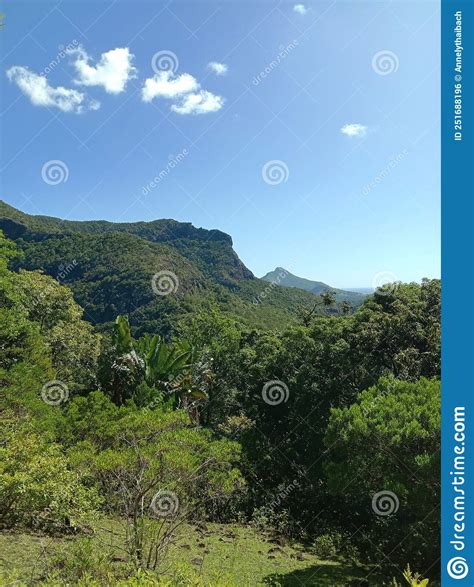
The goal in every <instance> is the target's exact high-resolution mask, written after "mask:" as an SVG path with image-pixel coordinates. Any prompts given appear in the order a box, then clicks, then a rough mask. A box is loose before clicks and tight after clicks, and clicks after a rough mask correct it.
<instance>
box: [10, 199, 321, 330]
mask: <svg viewBox="0 0 474 587" xmlns="http://www.w3.org/2000/svg"><path fill="white" fill-rule="evenodd" d="M0 229H1V230H3V231H4V233H5V235H6V236H7V237H8V238H10V239H12V240H14V241H16V242H17V244H18V245H19V247H20V248H21V249H22V251H23V252H24V258H23V259H22V260H21V261H20V262H19V263H18V264H17V267H22V268H26V269H30V270H32V269H40V270H42V271H44V272H45V273H46V274H48V275H51V276H53V277H55V278H56V279H58V280H59V281H61V282H63V283H65V284H67V285H68V286H69V287H70V288H71V289H72V291H73V293H74V297H75V298H76V300H77V301H78V302H79V304H80V305H81V306H82V307H83V308H84V309H85V315H86V317H87V319H88V320H89V321H90V322H92V323H93V324H96V325H98V327H99V328H100V327H102V326H103V327H106V326H107V325H108V324H110V322H111V321H113V320H114V319H115V317H116V316H117V315H118V314H128V315H130V319H131V323H132V324H133V325H134V327H135V329H136V330H137V332H138V333H142V332H146V331H159V332H161V333H163V334H170V333H171V332H173V331H174V330H175V329H176V326H177V325H178V324H179V322H180V321H181V320H183V319H185V318H186V317H187V316H189V315H190V312H191V310H193V311H194V310H196V309H198V308H199V307H208V306H209V304H211V303H215V304H217V305H218V306H219V307H220V308H221V309H222V310H224V311H225V312H227V313H229V314H231V315H233V316H234V317H236V318H237V319H239V321H241V322H242V323H244V324H247V325H250V326H255V327H261V328H274V327H278V328H281V327H282V326H285V325H288V324H290V323H291V322H292V321H294V319H295V316H296V313H297V311H298V310H299V309H301V308H302V307H310V306H312V305H313V304H314V296H313V295H312V294H311V293H308V292H305V291H300V290H297V289H294V290H293V289H289V288H286V287H280V286H273V285H272V286H271V287H269V286H268V283H267V282H266V281H264V280H261V279H257V278H256V277H254V275H253V274H252V272H251V271H250V270H249V269H248V268H247V267H245V265H244V264H243V263H242V261H241V260H240V259H239V257H238V255H237V254H236V253H235V251H234V249H233V248H232V239H231V237H230V236H229V235H227V234H225V233H223V232H220V231H218V230H205V229H202V228H195V227H194V226H192V225H191V224H189V223H180V222H176V221H175V220H155V221H153V222H135V223H112V222H106V221H82V222H80V221H69V220H61V219H59V218H52V217H48V216H32V215H28V214H24V213H23V212H21V211H19V210H17V209H15V208H13V207H11V206H9V205H8V204H6V203H5V202H0ZM160 271H170V272H172V273H174V274H175V275H176V276H177V281H178V282H179V286H178V287H177V289H176V291H175V292H173V295H167V296H161V295H156V294H155V292H154V291H153V289H152V285H151V284H152V278H153V276H154V275H155V274H156V273H158V272H160Z"/></svg>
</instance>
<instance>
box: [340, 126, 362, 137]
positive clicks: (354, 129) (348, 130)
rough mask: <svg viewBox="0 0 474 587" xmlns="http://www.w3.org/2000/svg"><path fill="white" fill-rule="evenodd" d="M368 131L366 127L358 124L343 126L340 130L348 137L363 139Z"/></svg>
mask: <svg viewBox="0 0 474 587" xmlns="http://www.w3.org/2000/svg"><path fill="white" fill-rule="evenodd" d="M368 130H369V129H368V128H367V127H366V126H364V125H363V124H358V123H353V124H345V125H344V126H343V127H342V128H341V132H342V134H345V135H347V136H348V137H365V135H366V134H367V131H368Z"/></svg>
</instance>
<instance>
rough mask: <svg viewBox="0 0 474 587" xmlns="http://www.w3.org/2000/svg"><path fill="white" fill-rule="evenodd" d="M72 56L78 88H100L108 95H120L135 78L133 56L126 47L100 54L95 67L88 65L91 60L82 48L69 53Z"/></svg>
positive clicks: (135, 71)
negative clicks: (73, 57)
mask: <svg viewBox="0 0 474 587" xmlns="http://www.w3.org/2000/svg"><path fill="white" fill-rule="evenodd" d="M69 54H70V55H74V56H75V59H74V61H73V66H74V68H75V69H76V72H77V74H78V78H77V79H76V80H74V82H75V83H76V84H78V85H80V86H101V87H103V88H104V90H105V91H106V92H107V93H108V94H120V92H123V91H124V90H125V88H126V86H127V82H128V81H129V80H131V79H133V78H136V77H137V70H136V68H135V67H134V66H133V65H132V61H133V58H134V56H133V54H132V53H130V50H129V49H128V47H117V48H116V49H112V50H110V51H107V52H106V53H102V55H101V56H100V60H99V61H98V63H97V65H95V66H94V65H90V63H89V62H90V60H91V58H90V57H89V55H88V54H87V53H86V52H85V51H84V49H83V48H82V47H78V48H76V49H72V50H71V51H69Z"/></svg>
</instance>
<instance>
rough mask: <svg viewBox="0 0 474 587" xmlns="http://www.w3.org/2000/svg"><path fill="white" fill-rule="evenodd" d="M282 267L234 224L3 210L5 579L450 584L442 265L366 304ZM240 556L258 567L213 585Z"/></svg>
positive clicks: (0, 315)
mask: <svg viewBox="0 0 474 587" xmlns="http://www.w3.org/2000/svg"><path fill="white" fill-rule="evenodd" d="M2 231H5V233H6V235H7V237H8V238H7V237H5V236H3V233H2ZM12 241H15V242H12ZM37 269H40V270H43V271H44V273H45V274H42V273H41V271H37ZM162 271H168V272H171V273H168V274H166V275H165V277H166V279H165V280H164V281H163V282H160V281H159V280H157V279H156V275H159V273H160V272H162ZM282 274H283V275H282ZM285 274H286V272H285V271H284V270H283V269H282V270H278V274H277V275H276V276H275V279H274V280H273V281H272V282H267V281H264V280H261V279H257V278H255V277H254V276H253V275H252V274H251V273H250V272H249V271H248V269H246V268H245V266H244V265H243V264H242V263H241V261H240V260H239V258H238V257H237V255H236V254H235V252H234V251H233V249H232V241H231V239H230V237H228V236H227V235H224V234H223V233H220V232H218V231H203V230H201V229H196V228H194V227H192V226H191V225H183V224H180V223H175V222H174V221H169V220H162V221H156V222H152V223H130V224H117V225H115V224H111V223H107V222H66V221H63V220H58V219H55V218H47V217H38V216H28V215H26V214H22V213H21V212H19V211H18V210H15V209H13V208H11V207H9V206H7V205H5V204H2V205H1V209H0V349H1V351H2V352H1V353H0V463H1V466H0V548H1V549H2V557H1V558H2V559H3V558H4V557H3V550H5V551H6V552H7V559H11V560H12V561H13V562H12V564H11V569H12V571H11V572H10V569H9V565H8V564H7V565H5V564H4V563H3V560H2V561H0V584H2V585H3V584H12V583H13V582H16V577H17V570H19V572H20V574H21V577H25V576H27V577H29V578H28V579H27V580H26V582H23V583H19V584H20V585H25V586H26V585H30V584H41V585H44V586H45V587H46V586H47V587H50V586H51V587H52V586H53V585H54V586H59V587H66V586H67V585H83V586H84V587H93V586H95V585H123V586H124V587H125V586H131V585H135V586H137V585H145V584H146V585H150V587H165V586H166V587H171V586H172V587H190V586H191V585H193V586H199V587H204V585H206V586H208V587H217V585H219V586H221V585H222V586H223V587H236V586H237V585H239V586H240V585H270V584H271V585H293V584H295V583H294V582H291V579H292V578H294V577H298V579H299V577H300V576H301V580H300V581H299V582H298V584H304V585H315V586H320V585H321V586H322V585H331V586H333V585H334V586H335V587H336V586H338V587H339V586H340V587H342V586H346V585H353V584H358V585H366V584H370V585H374V586H375V585H377V586H378V585H388V584H392V585H400V581H399V580H402V579H406V581H407V582H408V583H409V584H412V585H415V584H418V585H420V584H421V583H420V582H419V581H418V578H419V577H420V575H419V574H421V576H426V577H429V578H430V586H431V585H432V584H433V586H434V587H435V586H436V585H437V583H436V582H435V581H436V579H437V577H438V575H439V562H438V561H439V550H440V547H439V534H440V533H439V518H440V516H439V503H440V498H439V495H440V483H439V467H440V463H439V451H440V381H439V378H440V299H441V295H440V293H441V288H440V282H439V280H435V279H433V280H428V279H424V280H423V281H422V282H421V283H392V284H387V285H385V286H382V287H381V288H378V289H377V290H376V291H375V292H374V294H373V295H372V296H367V297H366V298H365V299H364V301H363V303H362V304H360V306H359V307H358V308H354V307H353V305H351V303H350V302H349V301H348V300H343V301H342V302H338V301H336V299H335V295H334V292H332V291H331V290H323V291H321V294H320V295H316V294H315V293H311V292H308V291H304V290H302V289H298V288H296V287H285V286H282V285H280V283H279V281H281V279H282V278H284V276H285ZM175 280H176V281H175ZM168 286H170V290H169V291H168V289H169V288H168ZM163 293H167V294H168V295H162V294H163ZM336 294H337V292H336ZM81 306H83V307H81ZM83 308H84V310H85V311H83ZM86 319H87V320H86ZM91 322H92V323H93V324H91ZM268 327H272V328H271V329H270V328H268ZM160 335H161V336H160ZM163 335H165V336H163ZM381 447H382V448H383V450H382V448H381ZM397 512H399V513H398V514H397ZM12 532H22V533H23V534H22V536H23V537H24V539H25V540H26V541H27V542H26V544H27V546H26V554H25V555H24V556H23V555H22V556H23V558H24V560H25V561H27V564H25V565H23V566H24V567H25V568H20V569H18V566H19V564H18V558H19V556H18V551H17V549H15V545H16V542H15V540H11V539H10V536H11V533H12ZM243 532H246V533H248V532H251V537H252V540H253V542H252V544H251V545H250V546H249V548H248V549H247V548H243V547H242V544H241V542H240V538H239V536H242V535H243V534H242V533H243ZM109 534H111V535H113V537H114V538H113V540H110V536H109ZM194 534H197V540H196V541H195V543H194V542H193V541H192V540H191V537H192V536H193V535H194ZM221 534H222V535H221ZM38 536H45V537H51V541H50V547H48V548H50V550H49V551H48V552H46V551H44V552H42V553H39V552H36V551H35V550H34V549H35V548H36V546H38V543H37V541H38ZM61 541H62V542H61ZM66 543H67V545H66ZM173 544H174V545H175V546H176V548H175V549H174V551H173V550H172V549H171V548H170V545H173ZM226 544H227V545H228V547H229V549H231V550H229V551H228V552H229V554H227V553H224V552H223V551H221V550H220V547H221V546H222V547H223V546H225V545H226ZM35 545H36V546H35ZM178 545H179V546H178ZM22 548H23V547H22ZM236 552H240V553H244V554H239V564H240V563H243V562H244V561H245V564H246V565H250V569H249V570H248V573H247V574H248V575H250V579H246V580H243V579H242V576H243V574H242V573H244V574H245V573H246V572H247V571H245V570H244V571H243V572H242V571H241V570H240V568H239V569H237V567H236V568H232V569H230V571H231V573H232V576H231V577H229V578H226V579H225V581H220V579H219V580H216V579H215V578H214V575H212V576H211V575H208V578H206V579H205V580H204V579H203V581H202V582H201V581H200V579H199V580H198V578H197V576H196V573H195V571H196V570H197V569H196V568H195V567H196V566H197V563H196V561H203V560H204V554H207V555H209V557H214V559H213V560H214V562H213V563H212V564H213V565H216V568H217V567H218V568H221V567H223V566H224V565H225V564H227V562H228V560H227V559H229V557H231V556H232V557H234V556H235V553H236ZM39 558H41V561H42V563H41V565H42V566H41V568H40V567H38V566H37V568H36V569H35V570H33V571H31V568H30V567H31V560H33V559H34V560H36V559H38V560H39ZM183 559H184V560H185V562H186V563H187V564H186V565H184V566H183V567H182V568H181V567H178V561H179V563H182V562H183ZM262 560H263V562H264V565H267V564H268V565H269V566H268V568H267V567H265V568H266V570H265V569H263V568H261V567H262ZM272 561H273V562H274V563H275V564H272ZM321 563H322V565H323V570H322V571H321ZM328 563H329V564H328ZM407 564H410V568H411V569H414V573H412V571H411V570H410V568H408V567H407ZM2 565H3V567H5V566H6V568H2ZM324 565H326V566H327V569H328V570H327V571H325V570H324ZM20 566H21V565H20ZM212 568H214V567H212ZM169 569H172V571H171V570H170V571H169V574H171V573H173V575H172V579H171V580H170V581H168V578H164V577H163V574H166V573H168V570H169ZM179 569H181V570H179ZM206 569H207V567H206ZM403 569H406V572H405V576H404V577H403V576H402V571H403ZM178 570H179V572H180V573H183V572H185V573H186V575H182V576H184V578H183V579H176V574H175V573H176V572H178ZM201 570H202V565H201V562H199V572H201ZM415 571H416V572H415ZM205 572H208V571H207V570H205ZM33 573H35V576H34V578H33ZM255 573H259V575H258V579H256V578H255ZM321 573H322V574H321ZM326 573H328V574H326ZM418 573H419V574H418ZM293 575H294V577H293ZM170 576H171V575H170ZM353 577H354V580H355V579H357V582H356V583H354V582H353V581H352V578H353ZM364 577H365V578H366V579H364ZM393 577H396V579H393V581H391V579H392V578H393ZM122 579H124V581H125V582H122ZM162 579H163V580H162ZM431 579H433V581H432V580H431ZM369 581H370V582H369ZM414 581H416V582H414ZM15 584H17V583H15ZM425 584H426V582H425Z"/></svg>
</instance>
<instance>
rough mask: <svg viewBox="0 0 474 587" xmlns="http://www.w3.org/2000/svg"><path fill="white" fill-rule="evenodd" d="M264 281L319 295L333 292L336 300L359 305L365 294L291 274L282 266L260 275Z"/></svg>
mask: <svg viewBox="0 0 474 587" xmlns="http://www.w3.org/2000/svg"><path fill="white" fill-rule="evenodd" d="M262 279H263V280H264V281H270V282H272V283H277V284H278V285H282V286H284V287H295V288H297V289H303V290H305V291H309V292H311V293H313V294H316V295H320V294H322V293H324V292H333V293H334V296H335V299H336V301H337V302H342V301H344V300H346V301H349V302H351V303H353V304H354V305H359V304H361V303H362V302H363V300H364V298H365V295H364V294H362V293H360V292H355V291H344V290H342V289H338V288H337V287H331V286H330V285H327V283H323V282H322V281H312V280H311V279H305V278H304V277H298V276H297V275H293V274H292V273H290V272H289V271H288V270H287V269H284V268H283V267H277V268H276V269H275V270H274V271H270V272H269V273H267V274H266V275H264V276H263V277H262Z"/></svg>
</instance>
